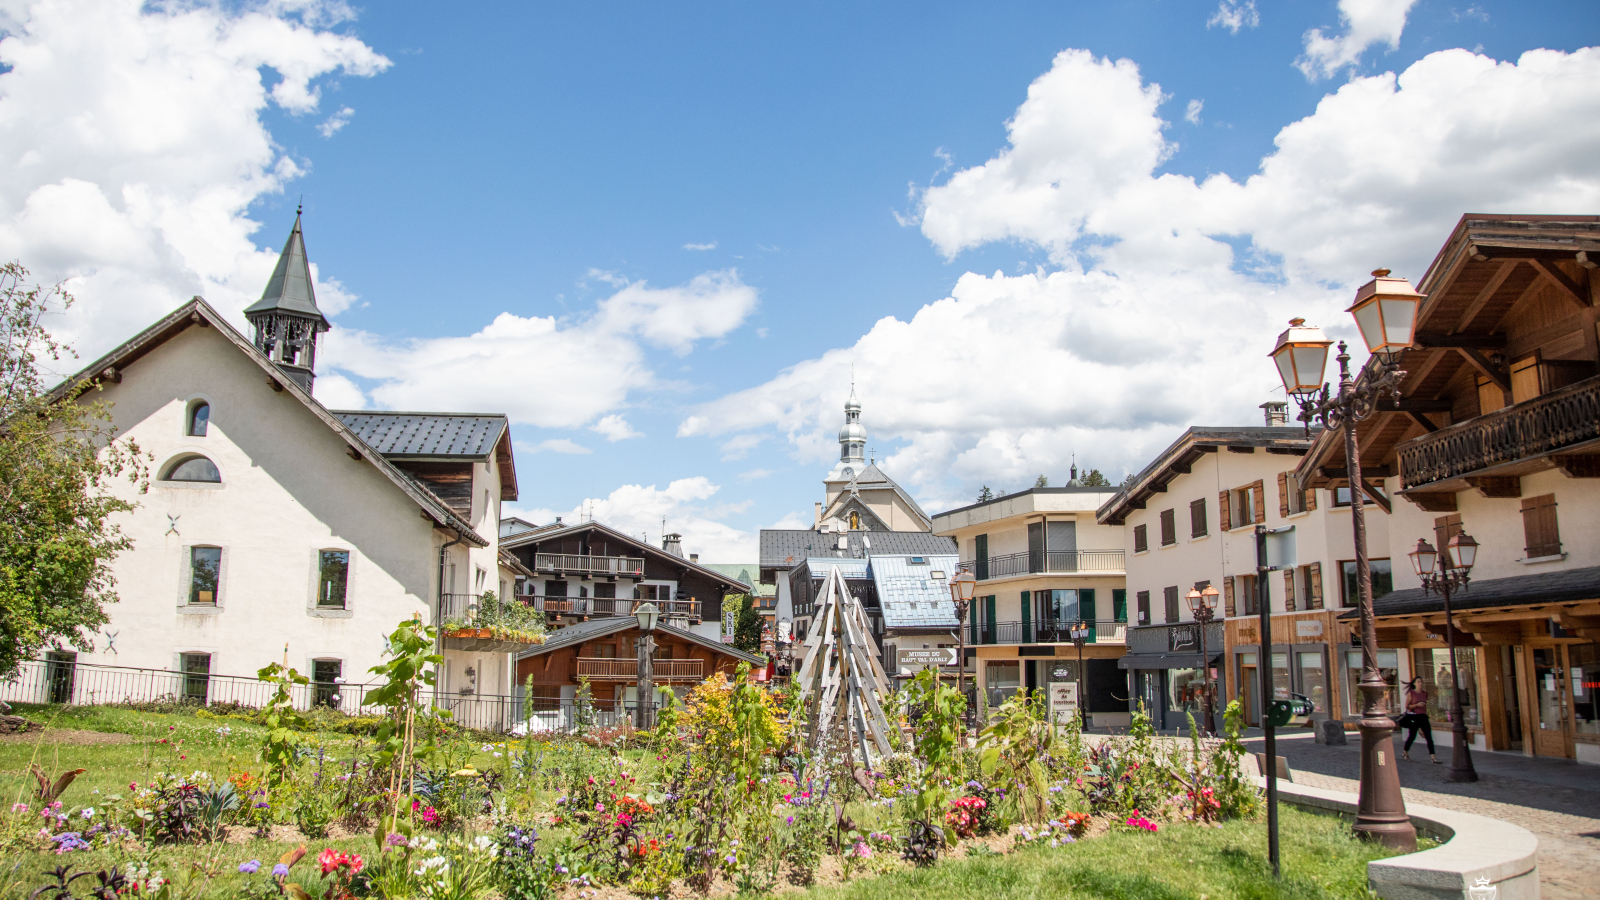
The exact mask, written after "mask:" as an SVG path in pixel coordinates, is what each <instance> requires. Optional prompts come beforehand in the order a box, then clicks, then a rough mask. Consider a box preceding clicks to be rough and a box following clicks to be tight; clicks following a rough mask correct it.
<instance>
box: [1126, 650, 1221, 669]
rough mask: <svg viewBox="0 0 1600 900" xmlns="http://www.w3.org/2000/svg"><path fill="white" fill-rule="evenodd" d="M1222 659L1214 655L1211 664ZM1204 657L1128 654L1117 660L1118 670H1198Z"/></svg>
mask: <svg viewBox="0 0 1600 900" xmlns="http://www.w3.org/2000/svg"><path fill="white" fill-rule="evenodd" d="M1221 657H1222V654H1221V653H1214V654H1212V656H1211V662H1212V663H1213V664H1216V663H1217V662H1218V661H1219V660H1220V659H1221ZM1204 659H1205V657H1203V656H1201V655H1200V654H1199V653H1129V654H1126V655H1124V656H1121V657H1119V658H1118V659H1117V668H1119V669H1198V668H1200V665H1201V662H1202V660H1204Z"/></svg>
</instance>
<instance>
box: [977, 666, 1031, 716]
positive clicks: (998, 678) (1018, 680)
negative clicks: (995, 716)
mask: <svg viewBox="0 0 1600 900" xmlns="http://www.w3.org/2000/svg"><path fill="white" fill-rule="evenodd" d="M984 679H985V682H986V684H985V687H986V689H987V690H988V691H989V697H988V700H989V708H990V709H993V708H994V707H995V706H997V705H999V704H1001V703H1004V702H1005V701H1007V700H1009V699H1011V697H1012V695H1014V694H1016V692H1017V691H1018V689H1020V688H1021V687H1022V665H1021V663H1015V662H999V663H996V662H991V663H989V664H987V665H985V666H984Z"/></svg>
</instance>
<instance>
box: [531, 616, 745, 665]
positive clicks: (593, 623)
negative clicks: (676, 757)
mask: <svg viewBox="0 0 1600 900" xmlns="http://www.w3.org/2000/svg"><path fill="white" fill-rule="evenodd" d="M638 627H639V622H638V620H637V619H635V618H634V617H633V616H607V617H605V618H600V619H590V620H589V621H587V622H578V623H576V624H573V625H568V626H567V627H565V628H562V629H560V630H559V631H555V632H552V633H551V635H550V636H549V637H548V638H546V639H545V642H544V643H542V644H535V645H534V646H532V647H529V648H528V649H526V650H523V651H522V652H520V653H518V654H517V659H527V658H529V657H532V656H541V655H543V654H546V653H549V652H550V651H552V650H560V649H561V648H562V647H570V646H571V645H573V644H580V643H582V642H584V641H590V640H594V639H595V638H602V637H605V636H606V635H608V634H617V633H618V632H622V631H627V630H628V629H629V628H638ZM656 630H657V631H665V632H667V633H669V634H673V635H676V636H677V637H681V638H683V639H685V640H687V641H689V642H690V643H693V644H699V645H701V646H702V647H709V648H711V649H712V650H715V651H717V652H719V653H726V654H727V655H729V656H732V657H734V658H736V659H739V660H742V661H744V662H747V663H749V664H750V665H752V666H764V665H766V664H767V661H766V659H765V658H763V657H760V656H756V655H755V654H752V653H746V652H744V651H743V650H739V649H737V648H735V647H734V646H733V645H732V644H724V643H722V642H721V641H713V640H711V639H710V638H707V637H703V636H701V635H698V634H695V633H694V632H692V631H684V630H683V629H682V628H673V627H672V626H671V625H668V624H667V623H665V622H661V623H659V624H657V625H656Z"/></svg>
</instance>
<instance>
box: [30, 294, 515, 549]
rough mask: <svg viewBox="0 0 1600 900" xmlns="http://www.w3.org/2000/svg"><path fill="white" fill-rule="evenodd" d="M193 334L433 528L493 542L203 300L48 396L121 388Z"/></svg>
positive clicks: (479, 543) (176, 312) (164, 320)
mask: <svg viewBox="0 0 1600 900" xmlns="http://www.w3.org/2000/svg"><path fill="white" fill-rule="evenodd" d="M189 328H215V329H216V330H217V333H218V334H220V335H222V336H223V337H224V338H227V339H228V341H229V342H231V343H232V344H233V345H234V347H236V348H238V350H239V352H241V353H243V354H244V355H245V356H246V358H248V359H250V360H251V361H252V362H254V363H255V364H256V365H258V366H260V367H261V370H262V373H263V375H264V376H265V377H264V379H263V383H262V386H263V388H264V389H270V390H272V391H274V392H276V393H287V394H288V395H289V396H291V397H293V398H294V399H296V400H298V401H300V403H301V404H302V405H304V406H305V408H306V409H307V410H309V411H310V412H311V414H312V415H314V416H316V417H317V418H318V419H320V420H321V421H322V422H323V424H325V425H327V426H328V427H329V428H330V429H332V430H333V432H334V433H335V434H337V435H338V436H339V437H340V438H341V439H342V440H343V441H344V442H345V444H346V448H345V453H346V454H347V455H348V456H349V457H350V458H351V459H352V460H355V461H356V462H362V461H365V462H367V463H370V464H371V465H372V466H373V467H374V468H376V469H377V470H378V471H379V472H381V473H383V475H384V477H386V478H388V479H389V481H390V482H392V483H393V484H394V486H395V487H397V488H399V489H400V490H401V491H402V492H403V493H405V495H406V496H408V497H410V498H411V499H412V500H413V501H414V502H416V504H417V506H418V507H420V509H421V512H422V515H423V517H424V518H427V519H429V520H431V521H432V522H433V524H434V526H435V527H437V528H442V529H444V530H446V531H451V532H454V533H456V534H457V535H458V536H459V537H460V538H461V539H462V540H464V541H466V542H468V543H470V544H473V545H474V546H478V547H487V546H489V542H488V541H487V540H484V538H483V537H482V536H481V535H479V534H478V533H477V532H476V531H474V530H473V528H472V526H470V525H468V524H467V522H466V520H465V519H463V518H461V517H460V516H459V515H457V514H456V513H455V512H454V511H452V510H451V509H450V507H449V505H448V504H446V503H445V502H444V501H443V500H441V499H440V498H439V497H437V496H436V495H434V494H433V492H431V491H429V490H428V489H427V488H426V487H424V486H422V485H420V484H418V483H417V482H416V481H415V480H414V479H412V478H410V477H408V476H407V475H406V474H405V473H403V472H401V471H400V470H399V469H398V468H396V467H395V466H394V465H393V464H391V463H390V462H389V461H388V460H386V459H384V457H383V454H382V453H380V452H378V450H377V449H376V448H375V447H373V446H371V445H370V444H368V443H367V442H366V441H365V440H363V439H362V438H361V436H360V435H359V434H357V433H356V432H355V431H354V430H353V429H351V428H350V427H349V426H348V425H346V424H345V423H344V422H343V421H341V420H340V419H339V417H338V416H336V415H334V414H333V413H332V412H331V411H330V410H329V409H328V408H327V407H325V406H323V405H322V404H321V403H320V402H318V401H317V400H316V398H314V397H312V396H311V395H310V394H309V393H307V392H306V391H305V390H303V389H301V387H300V386H299V385H298V384H297V383H295V381H294V379H292V378H289V377H288V376H287V375H285V374H284V373H283V372H282V371H280V370H279V369H278V367H277V366H276V365H275V364H274V363H273V362H272V360H270V359H268V358H267V357H266V356H265V355H263V354H262V353H261V351H260V350H257V349H256V346H255V344H253V343H251V342H250V341H249V340H247V339H246V338H245V336H244V335H242V334H240V333H239V332H238V331H237V330H236V329H234V327H233V326H232V325H229V324H228V322H227V320H226V319H224V318H223V317H222V315H221V314H219V313H218V312H217V311H216V310H215V309H212V308H211V305H210V304H208V303H206V302H205V300H204V299H202V298H200V297H195V298H194V299H192V300H190V301H189V302H188V303H185V304H184V305H182V306H180V307H178V308H177V309H176V310H174V311H173V312H171V313H169V314H167V315H166V316H163V317H162V318H161V319H159V320H158V321H156V323H155V324H153V325H151V326H150V327H149V328H146V329H145V330H144V331H141V332H140V333H139V334H137V335H135V336H134V337H132V338H130V339H129V340H127V341H125V342H123V343H122V344H121V345H119V346H118V347H116V348H115V349H113V350H111V351H110V352H109V353H107V354H105V355H104V356H102V357H100V358H99V359H97V360H95V361H94V362H92V363H90V364H89V365H87V366H85V367H84V368H83V369H82V370H80V371H79V372H78V373H77V374H75V375H73V376H71V377H69V378H67V379H66V380H65V381H63V382H62V383H61V384H59V385H57V386H56V387H55V388H54V389H53V390H52V391H50V393H49V394H48V395H47V396H48V398H49V399H50V400H51V401H52V402H60V401H63V400H71V399H76V398H77V397H79V396H81V395H82V394H83V393H84V392H85V391H88V390H91V389H93V387H94V386H95V385H96V384H97V383H102V382H110V383H120V382H121V381H122V379H123V378H124V377H132V376H131V372H132V367H133V365H134V364H135V363H137V362H138V361H139V359H141V358H142V357H144V356H145V355H146V354H148V353H150V352H152V351H154V350H155V349H156V348H158V347H160V346H161V345H163V344H165V343H166V342H167V341H169V340H171V339H173V338H174V337H177V336H178V335H179V334H181V333H183V332H184V331H185V330H187V329H189Z"/></svg>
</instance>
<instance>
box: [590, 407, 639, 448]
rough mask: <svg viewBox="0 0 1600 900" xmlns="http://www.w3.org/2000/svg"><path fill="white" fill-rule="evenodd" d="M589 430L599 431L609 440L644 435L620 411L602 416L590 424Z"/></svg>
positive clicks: (620, 439) (622, 439)
mask: <svg viewBox="0 0 1600 900" xmlns="http://www.w3.org/2000/svg"><path fill="white" fill-rule="evenodd" d="M589 430H591V431H596V432H599V433H600V434H601V435H603V436H604V437H605V439H606V440H608V441H625V440H627V439H628V438H636V437H644V435H643V434H642V433H640V432H637V431H634V430H633V426H632V425H629V424H628V420H627V419H625V418H623V417H622V415H621V414H619V413H612V414H611V415H609V416H601V417H600V420H599V421H598V422H595V423H594V424H593V425H590V426H589Z"/></svg>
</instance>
